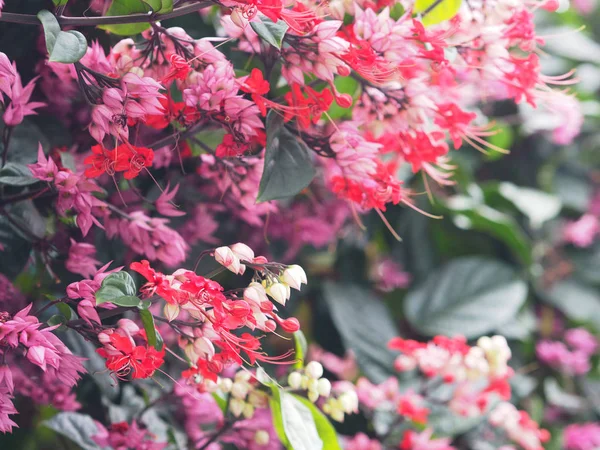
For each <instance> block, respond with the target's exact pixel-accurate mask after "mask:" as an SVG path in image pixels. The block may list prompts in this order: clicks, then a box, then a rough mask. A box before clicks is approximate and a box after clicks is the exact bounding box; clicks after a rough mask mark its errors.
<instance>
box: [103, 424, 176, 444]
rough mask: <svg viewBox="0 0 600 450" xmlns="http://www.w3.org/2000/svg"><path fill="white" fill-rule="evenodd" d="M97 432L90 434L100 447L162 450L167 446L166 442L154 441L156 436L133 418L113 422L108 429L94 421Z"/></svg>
mask: <svg viewBox="0 0 600 450" xmlns="http://www.w3.org/2000/svg"><path fill="white" fill-rule="evenodd" d="M96 427H97V428H98V431H97V433H96V434H95V435H94V436H92V439H93V440H94V442H95V443H96V444H98V445H99V446H101V447H110V448H114V449H130V450H162V449H164V448H165V447H167V445H168V444H167V443H166V442H156V436H154V435H153V434H152V432H151V431H150V430H146V429H145V428H142V427H140V426H139V425H138V424H137V422H136V421H135V420H134V421H133V422H131V424H129V423H127V422H119V423H113V424H112V425H110V426H109V428H108V429H106V428H105V427H104V425H102V424H101V423H100V422H96Z"/></svg>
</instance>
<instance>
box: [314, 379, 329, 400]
mask: <svg viewBox="0 0 600 450" xmlns="http://www.w3.org/2000/svg"><path fill="white" fill-rule="evenodd" d="M317 392H318V393H319V395H320V396H322V397H329V394H331V382H330V381H329V380H328V379H327V378H321V379H320V380H319V383H318V385H317Z"/></svg>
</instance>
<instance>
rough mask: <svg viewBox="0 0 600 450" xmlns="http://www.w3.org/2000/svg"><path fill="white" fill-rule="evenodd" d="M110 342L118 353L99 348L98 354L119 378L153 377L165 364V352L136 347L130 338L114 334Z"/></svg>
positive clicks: (152, 348)
mask: <svg viewBox="0 0 600 450" xmlns="http://www.w3.org/2000/svg"><path fill="white" fill-rule="evenodd" d="M110 342H111V345H112V346H113V347H114V348H115V350H116V352H114V351H113V350H110V351H107V350H106V349H105V348H99V349H98V350H96V352H97V353H98V354H99V355H100V356H102V357H103V358H106V368H107V369H108V370H110V371H111V372H114V373H115V374H117V376H118V377H119V378H124V377H126V376H127V375H129V374H131V378H133V379H137V378H148V377H151V376H152V375H154V371H155V370H156V369H158V368H159V367H160V366H162V363H163V362H164V357H165V351H164V350H161V351H160V352H159V351H157V350H156V349H155V348H154V347H144V346H141V345H137V346H136V345H135V343H134V342H133V340H132V339H131V338H130V337H129V336H123V335H121V334H119V333H113V334H111V335H110Z"/></svg>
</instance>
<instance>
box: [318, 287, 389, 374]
mask: <svg viewBox="0 0 600 450" xmlns="http://www.w3.org/2000/svg"><path fill="white" fill-rule="evenodd" d="M323 294H324V297H325V300H326V302H327V305H328V306H329V311H330V313H331V318H332V319H333V323H334V324H335V326H336V328H337V330H338V331H339V333H340V335H341V337H342V340H343V342H344V344H345V346H346V348H348V349H351V350H353V351H354V354H355V355H356V359H357V361H358V364H359V366H360V368H361V369H362V371H363V372H364V373H365V374H366V375H367V377H368V378H369V379H370V380H371V381H373V382H376V383H380V382H382V381H384V380H386V379H388V378H389V377H390V376H392V375H393V374H394V373H395V371H394V368H393V367H394V359H395V358H396V356H397V355H396V353H395V352H392V351H391V350H389V349H388V348H387V343H388V342H389V341H390V339H392V338H393V337H396V336H398V334H399V333H398V331H397V330H396V327H395V325H394V323H393V322H392V319H391V317H390V312H389V310H388V309H387V308H386V306H385V304H384V303H383V302H382V301H381V300H380V299H379V298H378V297H377V296H375V295H374V294H373V293H372V292H371V291H368V290H366V289H364V288H361V287H359V286H356V285H352V284H349V283H344V284H343V285H342V284H336V283H326V284H325V286H324V291H323Z"/></svg>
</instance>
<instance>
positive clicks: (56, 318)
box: [46, 314, 68, 330]
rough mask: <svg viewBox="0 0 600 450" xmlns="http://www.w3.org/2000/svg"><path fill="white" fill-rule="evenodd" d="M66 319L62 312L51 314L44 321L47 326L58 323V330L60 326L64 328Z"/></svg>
mask: <svg viewBox="0 0 600 450" xmlns="http://www.w3.org/2000/svg"><path fill="white" fill-rule="evenodd" d="M67 322H68V320H67V318H66V317H65V316H63V315H62V314H54V315H53V316H51V317H50V318H49V319H48V321H47V322H46V323H47V324H48V325H49V326H51V327H53V326H55V325H60V327H59V328H58V329H59V330H60V329H61V328H62V329H64V328H65V327H64V324H65V323H67Z"/></svg>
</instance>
